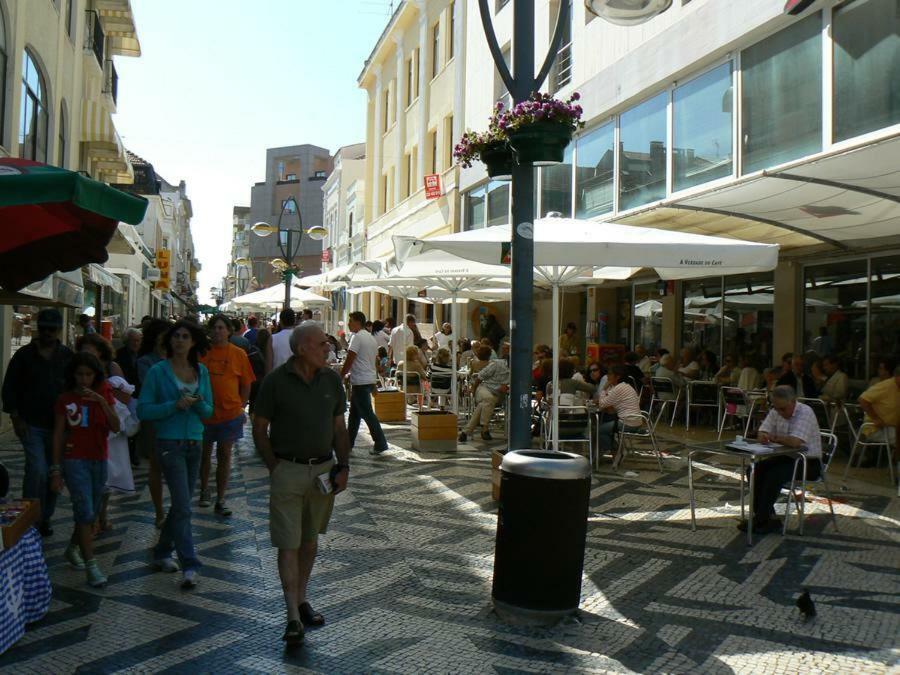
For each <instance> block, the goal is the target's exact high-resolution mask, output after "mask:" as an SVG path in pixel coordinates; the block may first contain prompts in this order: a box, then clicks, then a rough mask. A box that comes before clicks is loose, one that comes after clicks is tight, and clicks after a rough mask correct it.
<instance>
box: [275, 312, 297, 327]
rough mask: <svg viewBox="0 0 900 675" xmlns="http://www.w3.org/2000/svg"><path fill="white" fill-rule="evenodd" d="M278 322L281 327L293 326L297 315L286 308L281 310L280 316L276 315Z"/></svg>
mask: <svg viewBox="0 0 900 675" xmlns="http://www.w3.org/2000/svg"><path fill="white" fill-rule="evenodd" d="M278 321H279V322H280V323H281V325H282V326H293V325H294V324H295V323H297V314H296V313H295V312H294V310H292V309H291V308H290V307H288V308H287V309H283V310H281V314H279V315H278Z"/></svg>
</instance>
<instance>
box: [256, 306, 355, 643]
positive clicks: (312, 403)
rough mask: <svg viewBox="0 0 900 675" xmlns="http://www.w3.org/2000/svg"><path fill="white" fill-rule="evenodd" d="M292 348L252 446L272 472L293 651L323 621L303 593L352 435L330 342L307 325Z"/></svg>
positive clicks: (274, 534)
mask: <svg viewBox="0 0 900 675" xmlns="http://www.w3.org/2000/svg"><path fill="white" fill-rule="evenodd" d="M290 347H291V352H292V353H293V356H291V357H290V358H288V360H287V361H286V362H285V363H284V364H282V365H281V366H279V367H277V368H276V369H275V370H273V371H272V372H271V373H269V374H268V375H267V376H266V379H265V380H263V383H262V386H261V387H260V389H259V394H258V395H257V398H256V403H255V406H254V411H255V413H256V417H255V418H254V420H253V440H254V441H255V443H256V449H257V450H258V451H259V453H260V455H261V456H262V459H263V461H264V462H265V464H266V466H267V467H268V469H269V475H270V491H269V531H270V534H271V538H272V545H273V546H274V547H275V548H277V549H278V574H279V576H280V577H281V586H282V590H283V591H284V598H285V602H286V603H287V619H288V621H287V628H286V630H285V632H284V637H283V638H282V639H283V640H284V641H285V642H287V643H288V645H290V646H293V645H298V644H300V643H301V642H302V641H303V625H304V624H305V625H307V626H320V625H322V624H323V623H325V619H324V618H323V617H322V615H321V614H319V613H318V612H316V611H315V610H313V608H312V606H311V605H310V604H309V602H308V601H307V595H306V591H307V586H308V585H309V577H310V575H311V573H312V568H313V564H314V563H315V559H316V551H317V550H318V536H319V534H320V533H324V532H325V530H326V528H327V526H328V521H329V519H330V518H331V510H332V508H333V505H334V495H335V494H337V493H339V492H341V491H343V490H344V489H345V488H346V487H347V477H348V476H349V473H350V437H349V435H348V433H347V427H346V425H345V423H344V413H345V411H346V408H347V401H346V396H345V394H344V385H343V383H342V382H341V378H340V376H339V375H338V374H337V373H336V372H335V371H333V370H331V369H330V368H328V367H327V365H326V360H327V358H328V353H329V351H330V342H329V340H328V336H327V335H325V331H323V330H322V329H321V328H320V327H319V325H318V324H316V323H312V322H307V323H304V324H302V325H301V326H299V327H297V328H295V329H294V330H293V332H292V333H291V337H290ZM335 456H336V459H335ZM329 478H330V480H328V479H329ZM322 481H324V482H325V483H326V484H327V485H329V486H331V487H332V488H333V489H332V490H331V491H330V492H329V493H327V494H326V493H325V492H323V491H322V490H321V489H320V482H322Z"/></svg>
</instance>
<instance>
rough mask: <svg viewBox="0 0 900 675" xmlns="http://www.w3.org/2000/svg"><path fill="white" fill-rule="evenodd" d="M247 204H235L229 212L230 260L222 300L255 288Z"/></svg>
mask: <svg viewBox="0 0 900 675" xmlns="http://www.w3.org/2000/svg"><path fill="white" fill-rule="evenodd" d="M249 218H250V207H249V206H235V207H234V209H232V214H231V260H230V262H229V263H228V269H227V270H226V273H225V279H224V280H223V283H222V289H221V290H222V300H223V301H224V302H227V301H229V300H231V299H232V298H235V297H237V296H239V295H243V294H244V293H250V292H251V291H254V290H256V288H257V284H256V283H255V279H254V278H253V276H252V274H251V270H250V237H251V236H253V233H252V232H251V231H250V227H251V225H252V223H251V222H250V220H249Z"/></svg>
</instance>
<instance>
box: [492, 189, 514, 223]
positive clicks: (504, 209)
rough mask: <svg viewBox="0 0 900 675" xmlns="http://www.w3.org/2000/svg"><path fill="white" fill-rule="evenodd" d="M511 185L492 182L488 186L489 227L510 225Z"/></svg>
mask: <svg viewBox="0 0 900 675" xmlns="http://www.w3.org/2000/svg"><path fill="white" fill-rule="evenodd" d="M509 185H510V184H509V183H504V182H500V181H491V182H490V183H488V185H487V226H488V227H492V226H494V225H506V224H507V223H509Z"/></svg>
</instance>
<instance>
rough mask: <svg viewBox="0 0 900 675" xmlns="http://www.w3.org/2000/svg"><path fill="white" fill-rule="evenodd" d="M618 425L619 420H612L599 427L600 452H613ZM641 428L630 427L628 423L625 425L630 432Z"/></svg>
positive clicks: (625, 428)
mask: <svg viewBox="0 0 900 675" xmlns="http://www.w3.org/2000/svg"><path fill="white" fill-rule="evenodd" d="M618 425H619V421H618V420H610V421H609V422H604V423H603V424H601V425H600V426H599V427H597V442H598V443H599V444H600V452H612V449H613V442H614V441H615V433H616V428H617V427H618ZM639 429H640V427H629V426H627V425H626V426H625V427H624V430H625V431H627V432H628V433H633V432H635V431H638V430H639Z"/></svg>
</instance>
